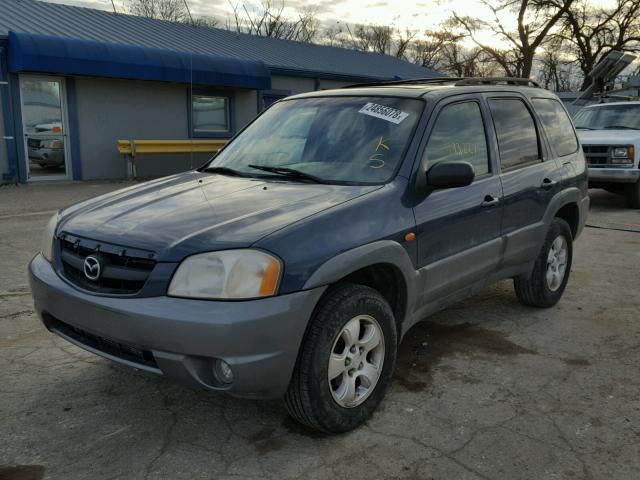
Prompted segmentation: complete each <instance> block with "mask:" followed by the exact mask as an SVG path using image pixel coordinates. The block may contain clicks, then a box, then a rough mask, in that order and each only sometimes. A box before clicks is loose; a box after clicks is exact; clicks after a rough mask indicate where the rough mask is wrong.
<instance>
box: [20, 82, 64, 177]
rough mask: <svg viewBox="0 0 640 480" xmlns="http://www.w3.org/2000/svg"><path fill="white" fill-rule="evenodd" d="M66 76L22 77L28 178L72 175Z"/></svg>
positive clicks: (22, 103)
mask: <svg viewBox="0 0 640 480" xmlns="http://www.w3.org/2000/svg"><path fill="white" fill-rule="evenodd" d="M65 99H66V95H65V89H64V80H63V79H62V78H58V77H48V76H41V77H39V76H38V77H36V76H26V75H23V76H21V77H20V100H21V108H22V131H23V133H24V148H25V159H26V168H25V171H26V172H27V179H28V180H29V181H33V180H66V179H69V178H71V168H70V165H71V163H70V161H69V149H68V146H67V144H68V141H67V139H68V132H67V120H66V118H67V116H66V102H65Z"/></svg>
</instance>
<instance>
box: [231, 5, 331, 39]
mask: <svg viewBox="0 0 640 480" xmlns="http://www.w3.org/2000/svg"><path fill="white" fill-rule="evenodd" d="M230 5H231V8H232V10H233V18H232V19H231V22H230V23H228V25H227V28H228V29H229V30H235V31H237V32H239V33H249V34H252V35H260V36H262V37H271V38H282V39H285V40H295V41H298V42H312V41H313V40H314V39H315V37H316V35H317V34H318V28H319V22H318V20H317V18H316V13H315V11H314V10H313V9H311V8H307V9H304V10H301V11H299V12H298V13H297V17H292V18H289V17H287V16H286V15H285V13H284V10H285V5H284V0H283V1H281V2H280V3H279V4H275V3H274V2H272V0H264V1H263V2H262V3H261V5H260V7H259V8H257V9H252V8H247V6H246V5H244V4H243V5H239V4H231V3H230Z"/></svg>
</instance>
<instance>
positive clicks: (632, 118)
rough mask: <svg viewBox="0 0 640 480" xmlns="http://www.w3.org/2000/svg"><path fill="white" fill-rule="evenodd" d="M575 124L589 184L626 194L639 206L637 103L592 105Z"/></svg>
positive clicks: (639, 121)
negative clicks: (587, 170) (586, 166)
mask: <svg viewBox="0 0 640 480" xmlns="http://www.w3.org/2000/svg"><path fill="white" fill-rule="evenodd" d="M574 123H575V126H576V129H577V131H578V136H579V137H580V142H581V143H582V148H583V150H584V154H585V157H586V160H587V165H588V167H589V187H590V188H604V189H605V190H607V191H609V192H612V193H617V194H622V195H625V197H626V198H627V203H628V205H629V206H630V207H632V208H640V167H639V165H638V158H639V157H640V102H616V103H601V104H598V105H591V106H588V107H585V108H583V109H582V110H580V111H579V112H578V113H577V114H576V116H575V118H574Z"/></svg>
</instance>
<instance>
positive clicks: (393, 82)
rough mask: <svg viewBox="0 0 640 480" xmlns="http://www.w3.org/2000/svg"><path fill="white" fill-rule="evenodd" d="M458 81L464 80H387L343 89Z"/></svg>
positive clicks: (448, 78)
mask: <svg viewBox="0 0 640 480" xmlns="http://www.w3.org/2000/svg"><path fill="white" fill-rule="evenodd" d="M458 80H464V79H463V78H462V77H430V78H408V79H406V80H387V81H382V82H369V83H355V84H353V85H346V86H344V87H342V88H361V87H377V86H381V87H382V86H385V85H389V86H393V85H412V84H416V85H420V84H423V83H451V82H456V81H458Z"/></svg>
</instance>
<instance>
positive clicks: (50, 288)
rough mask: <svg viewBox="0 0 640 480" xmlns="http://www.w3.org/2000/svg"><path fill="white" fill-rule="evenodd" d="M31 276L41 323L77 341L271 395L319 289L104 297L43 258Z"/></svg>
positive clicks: (185, 375) (285, 379)
mask: <svg viewBox="0 0 640 480" xmlns="http://www.w3.org/2000/svg"><path fill="white" fill-rule="evenodd" d="M29 280H30V283H31V290H32V293H33V298H34V303H35V309H36V311H37V312H38V314H39V315H40V316H41V318H42V319H43V321H44V323H45V325H46V326H47V328H49V329H50V330H51V331H53V332H55V333H58V334H59V335H61V336H63V337H64V338H66V339H67V340H69V341H71V342H73V343H75V344H76V345H79V346H80V347H82V348H85V349H86V350H89V351H92V352H94V353H97V354H99V355H102V356H104V357H107V358H110V359H112V360H115V361H118V362H120V363H124V364H127V365H131V366H135V367H137V368H141V369H144V370H149V371H155V372H156V373H161V374H163V375H165V376H167V377H169V378H171V379H174V380H177V381H180V382H182V383H187V384H190V385H193V386H199V387H204V388H208V389H212V390H226V391H228V392H229V393H231V394H233V395H237V396H242V397H254V398H256V397H257V398H276V397H279V396H281V395H283V394H284V392H285V391H286V389H287V386H288V384H289V379H290V377H291V373H292V372H293V367H294V365H295V362H296V358H297V355H298V349H299V347H300V344H301V341H302V337H303V335H304V331H305V329H306V326H307V323H308V320H309V318H310V317H311V314H312V312H313V309H314V307H315V305H316V303H317V301H318V299H319V298H320V296H321V295H322V293H323V292H324V289H325V287H320V288H316V289H313V290H307V291H302V292H296V293H293V294H289V295H282V296H278V297H272V298H266V299H261V300H251V301H237V302H216V301H202V300H188V299H178V298H170V297H151V298H114V297H104V296H97V295H90V294H87V293H84V292H81V291H79V290H77V289H75V288H73V287H72V286H70V285H68V284H67V283H66V282H65V281H63V280H62V279H61V278H60V277H59V276H58V275H57V274H56V273H55V271H54V270H53V268H52V267H51V265H50V264H49V262H47V261H46V260H45V259H44V258H43V257H42V256H41V255H37V256H36V257H35V258H34V259H33V260H32V261H31V264H30V266H29ZM60 322H62V324H61V323H60ZM60 325H64V326H67V325H68V326H71V327H73V328H75V329H80V330H81V331H83V332H88V333H89V334H91V335H95V336H96V337H99V338H101V339H106V340H107V341H110V342H116V343H117V344H121V345H125V346H127V347H132V348H133V349H135V350H136V351H138V350H139V351H144V352H150V354H151V356H152V361H153V362H155V365H152V366H149V365H146V364H143V363H142V362H140V363H138V362H136V360H135V359H134V360H131V358H130V357H127V356H126V355H123V356H120V355H117V354H113V353H110V352H109V351H108V350H105V351H103V350H101V348H100V347H96V346H95V345H94V344H92V343H91V342H88V341H87V342H84V341H83V340H82V338H78V337H76V336H73V335H67V334H65V330H64V329H63V328H60ZM215 358H221V359H223V360H225V361H226V362H227V363H228V364H229V365H230V366H231V368H232V371H233V374H234V382H233V384H232V385H231V386H224V385H221V384H219V383H218V382H217V381H216V379H215V376H214V375H213V373H212V365H213V359H215Z"/></svg>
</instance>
